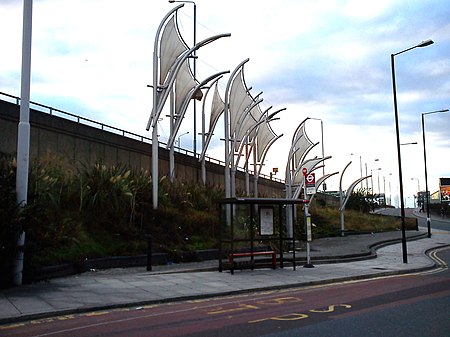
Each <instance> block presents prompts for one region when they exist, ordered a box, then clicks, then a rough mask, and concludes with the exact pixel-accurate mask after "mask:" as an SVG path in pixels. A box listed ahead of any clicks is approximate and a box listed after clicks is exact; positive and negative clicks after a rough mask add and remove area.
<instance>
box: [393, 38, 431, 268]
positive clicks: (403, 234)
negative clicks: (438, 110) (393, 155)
mask: <svg viewBox="0 0 450 337" xmlns="http://www.w3.org/2000/svg"><path fill="white" fill-rule="evenodd" d="M433 43H434V42H433V40H425V41H422V42H420V43H419V44H417V45H415V46H413V47H410V48H408V49H405V50H402V51H400V52H397V53H395V54H391V71H392V93H393V97H394V116H395V132H396V136H397V156H398V180H399V188H400V209H401V219H402V251H403V263H408V255H407V247H406V225H405V203H404V200H403V176H402V158H401V152H400V129H399V123H398V108H397V89H396V86H395V65H394V58H395V56H397V55H400V54H402V53H405V52H407V51H409V50H412V49H415V48H422V47H426V46H429V45H431V44H433Z"/></svg>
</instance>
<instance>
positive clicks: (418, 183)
mask: <svg viewBox="0 0 450 337" xmlns="http://www.w3.org/2000/svg"><path fill="white" fill-rule="evenodd" d="M411 180H417V194H416V195H415V196H414V208H416V205H417V207H419V191H420V181H419V178H411ZM416 199H417V204H416Z"/></svg>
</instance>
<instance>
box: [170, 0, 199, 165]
mask: <svg viewBox="0 0 450 337" xmlns="http://www.w3.org/2000/svg"><path fill="white" fill-rule="evenodd" d="M169 2H170V3H175V2H182V3H189V4H193V5H194V42H193V44H192V45H193V46H195V44H196V43H197V5H196V3H195V2H194V1H189V0H169ZM192 57H193V58H194V61H193V68H194V69H193V73H194V80H196V76H197V54H196V51H194V52H193V53H192ZM193 132H194V141H193V151H194V157H197V102H196V100H195V99H194V129H193Z"/></svg>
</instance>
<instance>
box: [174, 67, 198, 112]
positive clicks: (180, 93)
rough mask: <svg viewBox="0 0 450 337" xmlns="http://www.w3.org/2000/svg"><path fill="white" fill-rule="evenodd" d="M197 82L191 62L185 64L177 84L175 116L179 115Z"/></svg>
mask: <svg viewBox="0 0 450 337" xmlns="http://www.w3.org/2000/svg"><path fill="white" fill-rule="evenodd" d="M196 85H197V82H196V81H195V79H194V75H193V74H192V72H191V68H190V66H189V61H188V60H186V61H185V62H183V64H182V66H181V68H180V70H179V71H178V74H177V79H176V82H175V114H176V115H178V114H179V113H180V110H181V105H182V104H183V102H184V100H185V99H186V96H187V95H188V94H189V93H190V92H191V91H192V89H194V88H195V86H196Z"/></svg>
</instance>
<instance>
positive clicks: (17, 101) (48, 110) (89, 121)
mask: <svg viewBox="0 0 450 337" xmlns="http://www.w3.org/2000/svg"><path fill="white" fill-rule="evenodd" d="M0 96H3V97H6V98H8V99H9V100H6V101H9V102H10V101H13V102H14V104H16V105H20V97H17V96H13V95H10V94H7V93H4V92H1V91H0ZM30 108H33V109H34V110H37V111H40V112H43V113H48V114H49V115H52V116H57V117H61V118H64V119H67V120H70V121H72V122H76V123H79V124H83V125H87V126H91V127H95V128H99V129H101V130H104V131H108V132H112V133H115V134H118V135H121V136H123V137H127V138H131V139H134V140H138V141H141V142H144V143H150V144H151V142H152V139H151V138H149V137H145V136H142V135H139V134H137V133H134V132H130V131H126V130H123V129H120V128H117V127H115V126H111V125H107V124H104V123H100V122H97V121H95V120H93V119H89V118H86V117H82V116H79V115H75V114H73V113H70V112H67V111H64V110H60V109H57V108H53V107H51V106H48V105H45V104H41V103H36V102H32V101H30ZM158 145H159V146H161V145H162V147H165V146H166V145H167V144H166V143H164V142H160V141H158ZM175 150H176V151H177V152H180V153H184V154H185V155H187V156H191V157H194V155H195V154H194V152H193V151H191V150H188V149H183V148H181V147H177V146H175ZM205 160H206V161H208V162H211V163H215V164H218V165H222V166H224V165H225V162H224V161H222V160H219V159H216V158H212V157H209V156H205ZM238 170H239V171H242V172H245V169H244V168H242V167H238ZM249 173H250V174H253V171H249ZM259 176H260V177H262V178H265V179H270V180H274V181H277V182H284V181H283V180H281V179H278V178H275V177H270V176H268V175H266V174H263V173H262V174H260V175H259Z"/></svg>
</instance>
